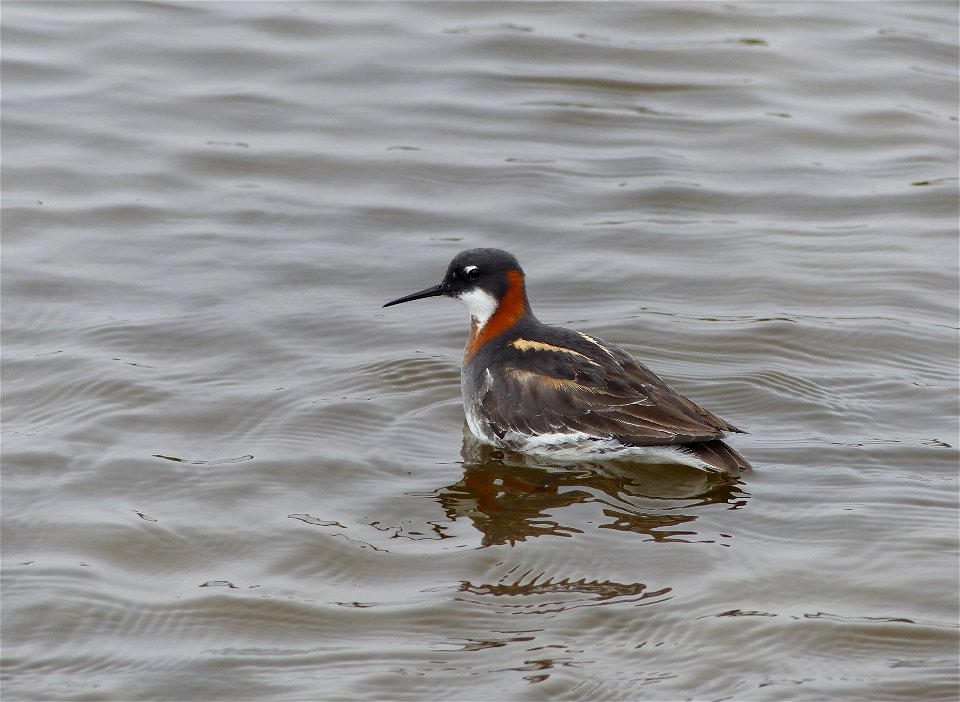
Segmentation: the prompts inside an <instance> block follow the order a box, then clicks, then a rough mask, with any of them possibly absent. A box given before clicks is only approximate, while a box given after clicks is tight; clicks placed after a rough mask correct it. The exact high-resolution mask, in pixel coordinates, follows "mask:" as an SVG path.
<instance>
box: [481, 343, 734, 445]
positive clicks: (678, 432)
mask: <svg viewBox="0 0 960 702" xmlns="http://www.w3.org/2000/svg"><path fill="white" fill-rule="evenodd" d="M585 338H586V339H589V340H590V342H592V343H593V344H595V345H596V347H597V348H596V351H595V352H591V351H592V349H590V348H588V347H585V346H583V345H580V346H578V350H577V351H576V352H575V353H571V352H569V349H568V352H567V353H563V354H562V358H558V357H557V356H558V355H557V354H553V355H552V356H551V354H545V353H538V354H535V355H534V354H531V355H522V356H521V357H519V358H518V359H517V360H516V362H513V363H507V364H503V365H501V366H500V367H499V368H498V369H497V372H495V373H493V372H491V381H492V382H491V385H490V388H489V391H488V392H487V393H486V395H485V396H484V397H483V398H481V407H482V411H483V414H484V415H485V416H486V418H487V420H488V421H489V422H490V424H491V428H492V429H494V431H496V433H498V434H500V435H501V436H503V435H504V434H506V433H507V432H510V431H512V432H516V433H519V434H524V435H534V434H545V433H568V432H583V433H584V434H587V435H590V436H600V437H610V438H615V439H617V440H618V441H620V442H621V443H624V444H628V445H634V446H645V445H657V444H685V443H691V442H698V441H710V440H712V439H718V438H720V437H721V436H723V432H724V431H739V430H738V429H737V428H736V427H734V426H733V425H731V424H728V423H727V422H725V421H723V420H722V419H720V418H719V417H717V416H716V415H714V414H713V413H711V412H708V411H707V410H705V409H703V408H702V407H700V406H699V405H698V404H696V403H695V402H693V401H692V400H690V399H688V398H686V397H684V396H683V395H681V394H679V393H678V392H676V391H675V390H673V389H672V388H670V387H669V386H668V385H667V384H666V383H664V382H663V380H661V379H660V378H659V377H658V376H657V375H656V374H655V373H653V372H652V371H650V370H649V369H648V368H647V367H646V366H644V365H643V364H641V363H639V362H638V361H636V360H635V359H634V358H632V357H631V356H630V355H629V354H627V353H626V352H625V351H623V350H622V349H619V348H617V347H615V346H609V345H607V344H601V342H599V341H597V340H596V339H593V338H592V337H585Z"/></svg>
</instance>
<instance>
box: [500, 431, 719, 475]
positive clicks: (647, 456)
mask: <svg viewBox="0 0 960 702" xmlns="http://www.w3.org/2000/svg"><path fill="white" fill-rule="evenodd" d="M504 439H505V443H507V444H508V445H509V447H513V448H514V449H515V450H517V451H521V452H523V453H532V454H534V455H538V456H549V457H550V458H551V459H553V460H556V461H582V460H607V461H612V460H617V459H624V458H631V459H641V460H643V461H644V462H646V463H679V464H681V465H685V466H692V467H694V468H701V469H706V470H715V467H714V466H712V465H711V464H709V463H707V462H706V461H704V460H702V459H701V458H699V457H698V456H697V455H696V454H694V453H693V452H691V451H689V450H688V449H685V448H683V447H682V446H626V445H624V444H621V443H620V442H619V441H617V440H616V439H610V438H602V437H590V436H588V435H586V434H583V433H580V432H572V433H567V434H540V435H537V436H526V435H521V434H507V435H506V436H505V437H504Z"/></svg>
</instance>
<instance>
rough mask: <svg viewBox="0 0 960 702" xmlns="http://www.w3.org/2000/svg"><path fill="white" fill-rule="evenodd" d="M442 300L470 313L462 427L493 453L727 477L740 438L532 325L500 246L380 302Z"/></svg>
mask: <svg viewBox="0 0 960 702" xmlns="http://www.w3.org/2000/svg"><path fill="white" fill-rule="evenodd" d="M428 297H450V298H454V299H456V300H458V301H459V302H461V303H463V304H464V305H465V306H466V308H467V310H468V312H469V314H470V336H469V338H468V339H467V344H466V348H465V349H464V353H463V363H462V367H461V376H460V377H461V382H460V386H461V392H462V396H463V407H464V414H465V416H466V423H467V427H468V428H469V430H470V432H471V433H473V434H474V435H475V436H476V437H477V438H479V439H480V440H481V441H483V442H485V443H487V444H490V445H491V446H493V447H495V448H497V449H505V450H509V451H516V452H519V453H523V454H531V455H534V456H539V457H546V458H549V459H553V460H556V461H558V462H561V463H564V462H578V461H600V462H604V461H622V460H627V461H632V460H636V461H642V462H647V463H663V464H671V463H672V464H682V465H687V466H693V467H695V468H699V469H702V470H708V471H715V472H726V473H739V472H740V471H743V470H749V469H750V468H751V466H750V463H749V462H747V460H746V459H745V458H743V456H741V455H740V454H739V453H737V452H736V451H735V450H734V449H733V448H731V447H730V446H728V445H727V444H726V443H724V442H723V441H721V439H722V437H723V436H724V434H725V433H726V432H733V433H746V432H744V431H743V430H741V429H738V428H737V427H736V426H734V425H733V424H730V423H729V422H727V421H725V420H723V419H721V418H720V417H718V416H717V415H715V414H713V413H712V412H710V411H708V410H706V409H704V408H703V407H701V406H700V405H698V404H697V403H696V402H694V401H693V400H691V399H689V398H687V397H685V396H683V395H681V394H680V393H679V392H677V391H676V390H674V389H673V388H671V387H670V386H669V385H667V383H666V382H664V380H663V379H661V378H660V377H659V376H658V375H656V374H655V373H654V372H653V371H651V370H650V369H649V368H647V367H646V366H645V365H644V364H643V363H641V362H640V361H638V360H636V359H635V358H633V356H631V355H630V354H629V353H627V352H626V351H624V350H623V349H621V348H620V347H619V346H615V345H614V344H610V343H607V342H605V341H602V340H600V339H598V338H596V337H594V336H591V335H590V334H586V333H584V332H579V331H573V330H570V329H566V328H564V327H560V326H553V325H549V324H544V323H543V322H541V321H540V320H539V319H537V318H536V317H535V316H534V314H533V312H532V311H531V309H530V303H529V301H528V299H527V290H526V277H525V274H524V272H523V269H522V268H521V267H520V263H519V262H518V261H517V259H516V257H515V256H513V254H510V253H508V252H507V251H503V250H501V249H493V248H476V249H468V250H466V251H461V252H460V253H458V254H457V255H456V256H454V257H453V260H452V261H450V264H449V266H448V267H447V270H446V274H445V275H444V276H443V279H442V280H441V281H440V282H439V283H438V284H436V285H433V286H431V287H429V288H426V289H424V290H420V291H419V292H415V293H413V294H410V295H405V296H403V297H399V298H397V299H395V300H391V301H390V302H387V303H386V304H384V305H383V307H392V306H393V305H399V304H401V303H404V302H411V301H413V300H420V299H424V298H428Z"/></svg>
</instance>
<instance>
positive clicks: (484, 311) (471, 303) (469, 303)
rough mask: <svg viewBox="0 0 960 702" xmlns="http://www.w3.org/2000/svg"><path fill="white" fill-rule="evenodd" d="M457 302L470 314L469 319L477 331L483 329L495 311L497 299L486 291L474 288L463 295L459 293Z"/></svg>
mask: <svg viewBox="0 0 960 702" xmlns="http://www.w3.org/2000/svg"><path fill="white" fill-rule="evenodd" d="M457 299H458V300H460V302H462V303H463V304H464V305H465V306H466V308H467V310H468V311H469V312H470V319H472V320H473V321H474V323H475V324H476V325H477V331H480V330H481V329H483V325H484V324H486V323H487V322H488V321H489V320H490V318H491V317H492V316H493V313H494V312H496V311H497V299H496V298H495V297H494V296H493V295H491V294H490V293H488V292H487V291H486V290H481V289H480V288H474V289H473V290H468V291H467V292H465V293H461V294H460V295H459V296H458V297H457Z"/></svg>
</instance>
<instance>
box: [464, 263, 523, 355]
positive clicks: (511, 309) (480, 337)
mask: <svg viewBox="0 0 960 702" xmlns="http://www.w3.org/2000/svg"><path fill="white" fill-rule="evenodd" d="M526 313H527V296H526V294H525V291H524V288H523V275H522V274H521V273H520V271H507V292H506V294H504V296H503V297H502V298H501V299H500V304H499V305H497V309H496V311H495V312H494V313H493V315H491V317H490V319H488V320H487V323H486V324H484V325H483V326H482V327H480V328H479V329H477V325H476V324H474V325H473V327H472V329H471V331H470V339H469V340H468V341H467V349H466V351H465V352H464V359H469V358H471V357H472V356H473V355H474V354H475V353H476V352H477V351H479V350H480V347H481V346H483V345H484V344H485V343H487V342H488V341H490V340H491V339H495V338H496V337H498V336H500V335H501V334H503V333H504V332H505V331H507V330H508V329H510V327H512V326H513V325H514V324H516V323H517V322H519V321H520V320H521V319H522V318H523V315H525V314H526Z"/></svg>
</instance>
